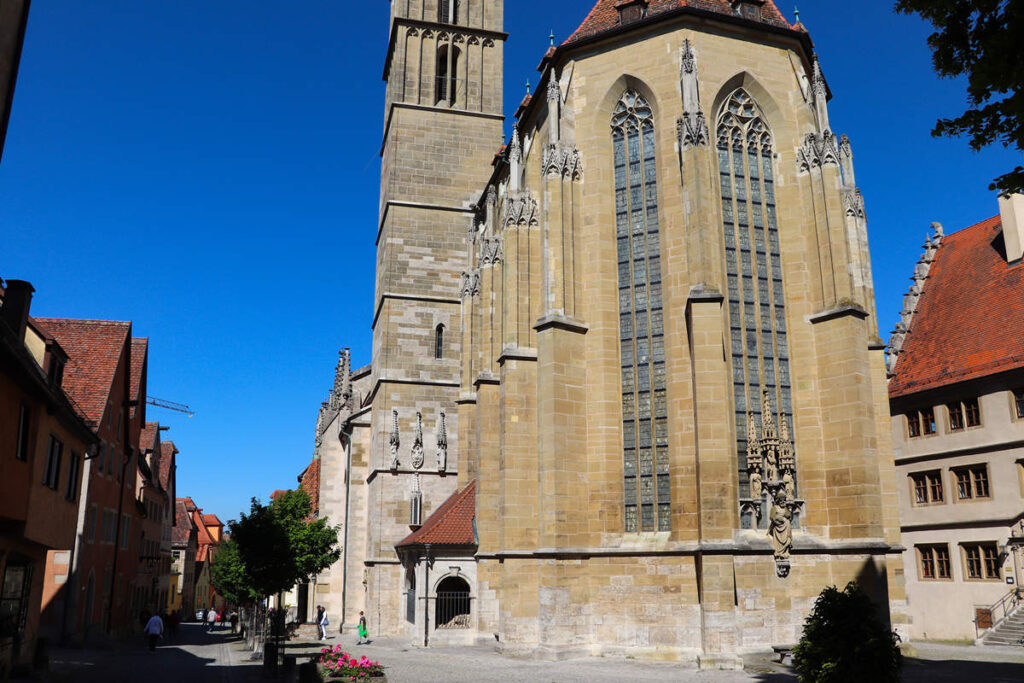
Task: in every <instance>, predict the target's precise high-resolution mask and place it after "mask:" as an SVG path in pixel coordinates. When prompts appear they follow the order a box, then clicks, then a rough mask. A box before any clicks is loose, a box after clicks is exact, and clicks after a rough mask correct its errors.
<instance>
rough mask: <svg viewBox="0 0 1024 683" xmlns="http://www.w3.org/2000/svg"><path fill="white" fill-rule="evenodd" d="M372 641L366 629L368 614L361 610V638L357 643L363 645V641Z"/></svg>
mask: <svg viewBox="0 0 1024 683" xmlns="http://www.w3.org/2000/svg"><path fill="white" fill-rule="evenodd" d="M364 640H365V641H366V642H367V643H369V642H370V638H369V635H368V634H367V631H366V615H365V614H363V613H362V611H360V612H359V640H357V641H356V645H362V644H363V641H364Z"/></svg>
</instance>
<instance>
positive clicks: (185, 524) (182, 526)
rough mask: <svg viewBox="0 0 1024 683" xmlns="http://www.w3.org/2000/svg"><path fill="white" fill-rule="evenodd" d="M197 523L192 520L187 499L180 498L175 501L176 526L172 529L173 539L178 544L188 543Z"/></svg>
mask: <svg viewBox="0 0 1024 683" xmlns="http://www.w3.org/2000/svg"><path fill="white" fill-rule="evenodd" d="M195 528H196V526H195V524H194V523H193V522H192V515H190V514H189V513H188V507H187V506H186V505H185V501H184V500H183V499H181V498H178V499H176V500H175V501H174V528H173V529H172V530H171V541H172V542H173V543H174V544H176V545H187V544H188V542H189V539H190V538H191V536H192V534H193V532H194V531H195Z"/></svg>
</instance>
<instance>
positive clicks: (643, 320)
mask: <svg viewBox="0 0 1024 683" xmlns="http://www.w3.org/2000/svg"><path fill="white" fill-rule="evenodd" d="M611 124H612V147H613V149H614V155H615V232H616V239H617V243H618V264H619V339H620V341H621V351H622V356H621V358H622V363H621V367H622V435H623V471H624V478H625V480H624V490H625V510H624V522H625V530H626V531H627V532H633V531H669V530H671V528H672V514H671V501H670V495H671V494H670V490H671V483H670V480H669V466H668V408H667V403H666V397H665V327H664V314H663V311H662V304H661V248H660V243H659V235H658V183H657V174H656V165H655V143H654V117H653V114H652V111H651V107H650V105H649V104H648V102H647V101H646V100H645V99H644V98H643V96H642V95H640V94H639V93H637V92H636V91H634V90H627V91H626V92H625V93H624V94H623V95H622V98H621V99H620V100H619V102H618V104H617V105H616V107H615V111H614V113H613V114H612V122H611Z"/></svg>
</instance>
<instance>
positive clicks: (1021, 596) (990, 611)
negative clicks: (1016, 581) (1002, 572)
mask: <svg viewBox="0 0 1024 683" xmlns="http://www.w3.org/2000/svg"><path fill="white" fill-rule="evenodd" d="M1021 602H1024V588H1014V589H1013V590H1011V591H1010V592H1009V593H1007V594H1006V595H1004V596H1003V597H1001V598H999V600H997V601H996V602H995V603H994V604H993V605H992V606H991V607H989V608H987V609H979V610H977V611H976V612H975V616H974V635H975V637H979V636H980V635H981V632H982V631H986V632H987V631H992V630H994V629H996V628H997V627H998V626H999V625H1000V624H1001V623H1003V621H1004V620H1005V619H1006V618H1007V617H1009V616H1010V615H1012V614H1013V613H1014V612H1015V611H1017V607H1018V606H1019V605H1020V604H1021ZM986 622H987V623H986Z"/></svg>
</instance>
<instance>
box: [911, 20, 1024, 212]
mask: <svg viewBox="0 0 1024 683" xmlns="http://www.w3.org/2000/svg"><path fill="white" fill-rule="evenodd" d="M896 11H897V12H901V13H903V14H919V15H920V16H921V18H923V19H925V20H926V21H929V22H931V24H932V25H933V26H934V27H935V28H936V29H937V31H936V32H935V33H933V34H932V35H931V36H929V37H928V45H929V47H931V49H932V61H933V63H934V65H935V71H936V72H937V73H938V74H939V75H940V76H942V77H944V78H953V77H956V76H966V77H967V103H968V105H969V108H968V109H967V111H965V112H964V113H963V114H961V115H960V116H958V117H956V118H952V119H949V118H941V119H939V121H938V123H937V124H936V125H935V128H934V129H933V130H932V135H934V136H936V137H940V136H948V137H960V136H965V135H966V136H968V138H969V142H970V146H971V148H972V149H973V150H975V151H979V150H981V149H982V148H983V147H986V146H988V145H990V144H992V143H994V142H998V143H1000V144H1001V145H1003V147H1011V146H1013V147H1016V148H1017V149H1018V150H1021V151H1024V94H1022V93H1021V85H1022V82H1024V40H1021V35H1024V0H897V2H896ZM989 189H991V190H999V191H1000V192H1007V193H1012V192H1021V191H1024V166H1017V167H1016V168H1015V169H1013V170H1012V171H1010V172H1009V173H1005V174H1003V175H1001V176H999V177H998V178H996V179H995V180H994V181H993V182H992V184H991V185H990V186H989Z"/></svg>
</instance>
